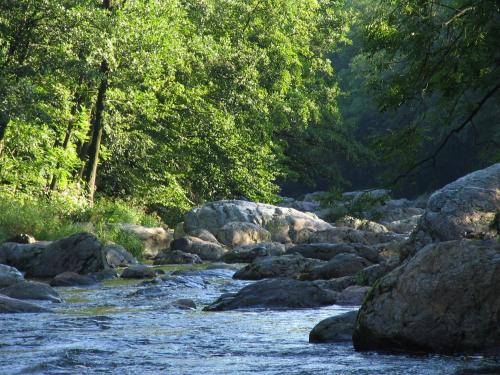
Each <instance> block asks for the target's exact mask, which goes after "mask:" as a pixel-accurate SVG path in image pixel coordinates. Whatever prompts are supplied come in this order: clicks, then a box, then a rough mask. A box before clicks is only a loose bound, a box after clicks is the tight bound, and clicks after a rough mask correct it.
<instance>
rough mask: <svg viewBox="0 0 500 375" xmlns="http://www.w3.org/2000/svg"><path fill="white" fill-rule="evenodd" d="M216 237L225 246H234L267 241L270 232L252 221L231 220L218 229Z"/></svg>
mask: <svg viewBox="0 0 500 375" xmlns="http://www.w3.org/2000/svg"><path fill="white" fill-rule="evenodd" d="M217 238H218V239H219V241H220V242H222V243H223V244H224V245H226V246H229V247H236V246H241V245H251V244H255V243H259V242H265V241H269V240H270V238H271V233H269V232H268V231H267V230H265V229H264V228H262V227H261V226H260V225H257V224H254V223H246V222H238V221H232V222H229V223H227V224H225V225H224V226H223V227H222V228H220V229H219V230H218V232H217Z"/></svg>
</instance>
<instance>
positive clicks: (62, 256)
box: [0, 233, 108, 278]
mask: <svg viewBox="0 0 500 375" xmlns="http://www.w3.org/2000/svg"><path fill="white" fill-rule="evenodd" d="M0 263H3V264H8V265H10V266H13V267H16V268H17V269H19V270H20V271H23V272H25V276H26V277H40V278H43V277H54V276H56V275H58V274H60V273H63V272H65V271H72V272H76V273H79V274H87V273H92V272H99V271H102V270H104V269H106V268H108V264H107V263H106V260H105V258H104V257H103V254H102V245H101V242H100V241H99V240H98V239H97V238H96V237H95V236H94V235H92V234H90V233H77V234H74V235H71V236H69V237H65V238H62V239H60V240H58V241H54V242H37V243H34V244H15V243H4V244H2V245H0Z"/></svg>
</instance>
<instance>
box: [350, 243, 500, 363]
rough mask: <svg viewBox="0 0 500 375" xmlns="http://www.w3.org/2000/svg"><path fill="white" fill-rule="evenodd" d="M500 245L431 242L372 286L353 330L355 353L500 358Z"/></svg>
mask: <svg viewBox="0 0 500 375" xmlns="http://www.w3.org/2000/svg"><path fill="white" fill-rule="evenodd" d="M499 285H500V244H499V243H497V242H494V241H477V240H455V241H449V242H441V243H436V244H430V245H427V246H426V247H424V248H423V249H421V250H420V251H419V252H418V253H417V254H416V255H415V256H414V257H413V258H411V259H409V260H407V261H406V262H405V263H404V264H402V265H401V266H400V267H398V268H396V269H395V270H393V271H392V272H390V273H389V274H387V275H386V276H384V277H383V278H382V279H380V280H379V281H378V282H377V283H375V285H374V287H373V289H372V291H371V292H370V293H369V295H368V296H367V298H366V299H365V301H364V303H363V305H362V307H361V309H360V312H359V315H358V322H357V326H356V330H355V332H354V337H353V340H354V346H355V348H356V349H357V350H395V351H424V352H438V353H458V352H464V353H492V354H494V355H499V354H500V320H499V319H500V295H499V289H498V286H499Z"/></svg>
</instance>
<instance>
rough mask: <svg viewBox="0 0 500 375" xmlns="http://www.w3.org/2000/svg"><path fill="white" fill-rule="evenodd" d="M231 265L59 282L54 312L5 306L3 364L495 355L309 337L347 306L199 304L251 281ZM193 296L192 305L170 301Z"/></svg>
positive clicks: (375, 360)
mask: <svg viewBox="0 0 500 375" xmlns="http://www.w3.org/2000/svg"><path fill="white" fill-rule="evenodd" d="M232 273H233V271H230V270H201V271H194V272H187V273H186V274H185V275H183V276H178V277H174V278H173V279H172V280H171V281H168V282H164V283H161V284H157V285H141V282H140V281H134V282H123V281H118V282H110V283H105V284H104V285H101V286H95V287H92V288H90V289H79V288H58V290H59V292H60V293H61V294H62V296H63V297H64V299H65V301H66V302H64V303H62V304H57V305H56V304H43V305H44V306H49V307H51V308H53V309H54V310H55V311H56V314H50V313H49V314H45V313H44V314H2V315H0V332H1V334H0V374H104V373H106V374H110V373H111V374H113V373H116V374H141V375H145V374H190V375H192V374H391V375H392V374H455V373H457V371H462V370H463V369H471V368H476V367H477V366H484V365H490V364H491V361H492V360H491V359H490V360H488V359H483V358H473V357H445V356H402V355H389V354H387V355H384V354H375V353H356V352H355V351H354V350H353V349H352V345H351V344H349V343H345V344H309V342H308V334H309V331H310V330H311V328H312V327H313V326H314V325H315V324H316V323H317V322H319V321H320V320H322V319H324V318H327V317H329V316H333V315H336V314H341V313H343V312H345V311H349V310H351V309H352V308H351V309H350V308H342V307H339V306H330V307H326V308H321V309H307V310H289V311H268V310H251V311H229V312H203V311H202V308H203V306H204V305H206V304H208V303H210V302H212V301H214V300H215V299H216V298H217V297H218V296H219V295H220V294H222V293H227V292H234V291H237V290H238V289H240V288H241V287H243V286H244V285H246V284H248V282H242V281H235V280H232V279H231V276H232ZM179 298H190V299H192V300H193V301H195V302H196V305H197V306H198V307H197V309H196V310H181V309H178V308H176V307H174V306H173V305H172V304H171V303H172V302H173V301H175V300H177V299H179Z"/></svg>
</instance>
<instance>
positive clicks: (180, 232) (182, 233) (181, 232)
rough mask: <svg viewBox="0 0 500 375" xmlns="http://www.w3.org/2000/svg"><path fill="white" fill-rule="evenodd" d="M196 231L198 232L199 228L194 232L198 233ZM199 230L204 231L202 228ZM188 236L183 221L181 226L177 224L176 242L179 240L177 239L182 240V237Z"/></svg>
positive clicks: (175, 231)
mask: <svg viewBox="0 0 500 375" xmlns="http://www.w3.org/2000/svg"><path fill="white" fill-rule="evenodd" d="M196 230H198V228H197V229H195V230H194V231H196ZM199 230H204V229H203V228H201V229H199ZM186 235H187V233H186V231H185V230H184V222H183V221H182V222H180V223H179V224H177V225H176V226H175V230H174V240H177V239H179V238H181V237H184V236H186ZM195 237H196V236H195Z"/></svg>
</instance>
